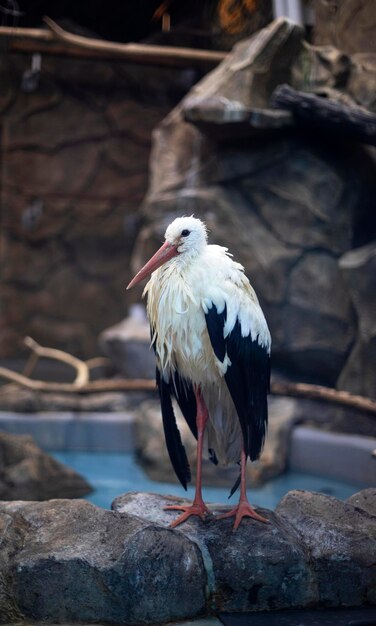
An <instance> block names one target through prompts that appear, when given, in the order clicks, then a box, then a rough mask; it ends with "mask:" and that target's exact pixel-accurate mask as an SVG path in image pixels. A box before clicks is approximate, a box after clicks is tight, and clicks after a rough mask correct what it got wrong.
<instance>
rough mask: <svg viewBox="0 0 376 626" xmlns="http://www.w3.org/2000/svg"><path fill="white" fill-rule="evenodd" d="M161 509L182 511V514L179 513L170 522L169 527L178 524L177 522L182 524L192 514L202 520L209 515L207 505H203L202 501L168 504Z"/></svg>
mask: <svg viewBox="0 0 376 626" xmlns="http://www.w3.org/2000/svg"><path fill="white" fill-rule="evenodd" d="M163 509H164V511H183V513H182V515H179V517H178V518H177V519H176V520H174V521H173V522H171V524H170V527H171V528H175V527H176V526H179V524H182V523H183V522H185V520H187V519H188V518H189V517H191V516H192V515H196V516H198V517H199V518H200V519H202V520H203V521H204V520H205V519H206V518H207V517H208V515H211V513H210V511H209V509H208V507H207V506H205V504H204V503H200V504H194V503H193V504H190V505H188V504H187V505H180V504H169V505H167V506H165V507H163Z"/></svg>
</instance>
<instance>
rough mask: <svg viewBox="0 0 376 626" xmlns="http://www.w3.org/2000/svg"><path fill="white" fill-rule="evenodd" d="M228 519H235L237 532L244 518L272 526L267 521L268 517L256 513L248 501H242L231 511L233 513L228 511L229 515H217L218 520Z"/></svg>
mask: <svg viewBox="0 0 376 626" xmlns="http://www.w3.org/2000/svg"><path fill="white" fill-rule="evenodd" d="M226 517H235V522H234V530H237V528H238V527H239V524H240V522H241V521H242V519H243V517H252V519H255V520H257V521H258V522H263V523H264V524H270V522H269V520H268V519H266V517H262V515H259V514H258V513H256V511H255V510H254V509H253V508H252V507H251V505H250V504H249V502H248V501H247V500H241V501H240V502H239V504H238V506H236V507H235V508H234V509H231V511H228V513H223V514H222V515H216V519H225V518H226Z"/></svg>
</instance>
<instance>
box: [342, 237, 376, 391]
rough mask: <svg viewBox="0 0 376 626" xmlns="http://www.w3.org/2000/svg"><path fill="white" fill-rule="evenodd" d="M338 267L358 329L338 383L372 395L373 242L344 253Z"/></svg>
mask: <svg viewBox="0 0 376 626" xmlns="http://www.w3.org/2000/svg"><path fill="white" fill-rule="evenodd" d="M339 267H340V271H341V273H342V275H343V278H344V280H345V282H346V284H347V287H348V290H349V293H350V298H351V301H352V304H353V306H354V309H355V311H356V315H357V321H358V331H359V332H358V335H357V340H356V342H355V345H354V346H353V348H352V350H351V353H350V355H349V358H348V360H347V362H346V364H345V366H344V368H343V370H342V372H341V376H340V378H339V381H338V385H339V386H340V388H341V389H347V390H348V391H352V392H353V393H354V392H355V393H362V394H363V395H365V396H371V397H372V398H376V376H375V364H376V316H375V312H376V242H374V243H371V244H368V245H367V246H363V247H361V248H357V249H355V250H351V251H350V252H347V253H346V254H344V255H343V257H342V258H341V259H340V262H339Z"/></svg>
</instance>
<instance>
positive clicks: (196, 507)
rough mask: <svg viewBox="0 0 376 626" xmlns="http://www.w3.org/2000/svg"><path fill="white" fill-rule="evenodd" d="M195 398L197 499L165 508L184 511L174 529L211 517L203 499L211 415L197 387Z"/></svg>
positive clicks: (173, 524) (175, 522) (174, 524)
mask: <svg viewBox="0 0 376 626" xmlns="http://www.w3.org/2000/svg"><path fill="white" fill-rule="evenodd" d="M195 396H196V403H197V415H196V423H197V461H196V462H197V475H196V491H195V497H194V500H193V502H192V504H191V505H182V506H180V505H175V504H171V505H169V506H165V507H164V509H165V510H173V511H183V513H182V515H179V517H178V518H177V519H176V520H175V521H174V522H172V524H170V526H172V528H175V526H178V525H179V524H181V523H182V522H185V520H186V519H188V517H190V516H191V515H198V516H199V517H201V519H202V520H204V519H205V517H206V516H207V515H210V511H209V509H208V508H207V506H206V505H205V503H204V501H203V499H202V446H203V440H204V432H205V426H206V422H207V421H208V419H209V414H208V409H207V408H206V404H205V401H204V398H203V397H202V393H201V390H200V389H199V387H195Z"/></svg>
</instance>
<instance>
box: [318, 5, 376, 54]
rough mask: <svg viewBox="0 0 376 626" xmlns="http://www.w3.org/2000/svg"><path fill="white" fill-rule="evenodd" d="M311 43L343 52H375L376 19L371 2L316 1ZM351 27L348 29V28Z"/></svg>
mask: <svg viewBox="0 0 376 626" xmlns="http://www.w3.org/2000/svg"><path fill="white" fill-rule="evenodd" d="M314 5H315V27H314V39H315V42H316V43H317V44H319V45H327V44H329V45H330V44H331V45H335V46H337V47H338V48H340V49H341V50H344V51H345V52H349V53H351V52H376V42H375V38H374V37H370V33H372V32H374V31H375V28H376V16H375V5H374V3H373V0H341V1H340V2H338V1H337V0H334V2H327V0H315V3H314ZM350 25H351V27H350Z"/></svg>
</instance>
